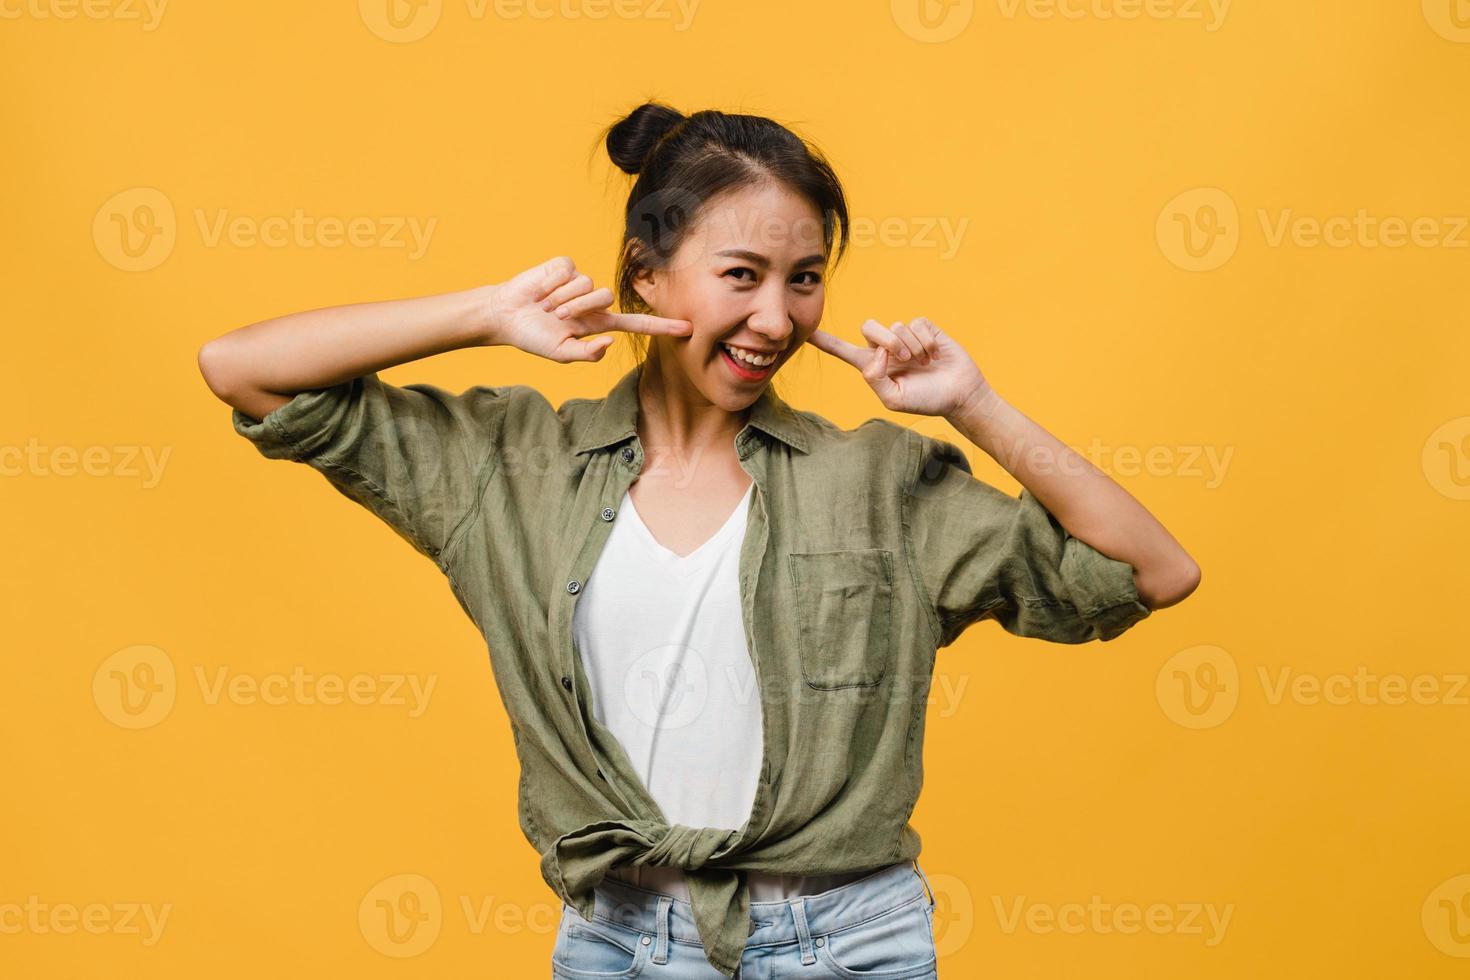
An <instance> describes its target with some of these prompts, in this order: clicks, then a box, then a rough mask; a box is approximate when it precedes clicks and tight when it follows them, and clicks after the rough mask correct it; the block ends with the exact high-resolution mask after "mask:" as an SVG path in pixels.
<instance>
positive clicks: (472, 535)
mask: <svg viewBox="0 0 1470 980" xmlns="http://www.w3.org/2000/svg"><path fill="white" fill-rule="evenodd" d="M605 143H606V146H607V149H608V152H609V154H610V155H611V157H612V160H613V161H614V163H616V164H617V165H618V166H619V167H620V168H621V169H623V170H624V171H627V172H628V173H630V174H636V175H637V180H636V181H635V182H634V185H633V188H632V190H631V192H630V194H629V198H628V204H627V208H626V211H625V215H626V221H625V228H624V235H623V250H622V253H621V255H620V257H619V262H618V281H617V285H618V290H617V299H618V300H619V305H620V307H621V308H622V310H623V311H624V312H621V313H612V312H609V311H608V309H607V308H608V307H609V306H610V305H611V304H612V302H613V299H614V295H613V292H612V291H611V290H610V289H606V288H595V287H594V285H593V283H592V281H591V279H590V278H589V277H588V276H587V275H585V274H583V273H579V272H578V271H577V269H576V267H575V264H574V263H573V262H572V261H571V260H570V259H569V258H566V257H559V258H555V259H552V260H550V261H548V262H545V263H543V264H541V265H538V266H536V267H535V268H532V269H529V270H527V271H525V272H522V273H520V274H519V275H516V276H514V277H512V278H510V279H509V280H507V281H506V282H504V283H500V284H497V285H491V286H483V287H478V288H474V289H469V290H466V291H463V292H456V293H451V294H447V295H441V296H433V297H427V298H421V299H413V300H401V301H389V302H380V303H366V304H358V305H352V306H343V307H336V308H331V309H322V310H313V311H309V312H304V313H296V314H292V315H289V316H283V317H280V318H277V319H274V320H267V321H265V322H262V323H257V324H253V325H251V326H248V327H243V328H241V329H239V330H236V331H233V332H232V333H229V334H226V335H224V336H222V337H220V338H218V339H216V340H213V341H211V342H210V343H208V344H206V345H205V346H204V347H203V348H202V349H201V351H200V358H199V361H200V368H201V370H202V372H203V374H204V377H205V379H206V380H207V382H208V384H209V386H210V388H211V389H212V390H213V391H214V392H215V393H216V394H217V395H218V396H219V397H220V398H221V399H223V400H224V401H225V402H227V403H228V404H230V405H231V406H233V408H234V410H235V411H234V413H233V422H234V426H235V429H236V431H237V432H239V433H240V434H241V435H242V436H245V437H246V438H248V439H250V440H251V441H252V443H253V444H254V445H255V446H256V447H257V448H258V449H259V450H260V451H261V452H262V453H263V454H264V455H266V456H268V457H271V458H281V459H291V460H295V461H298V462H303V463H306V464H308V465H310V466H312V467H313V468H315V469H316V470H318V471H319V472H321V473H322V474H323V475H324V476H325V477H326V478H327V479H328V480H330V481H331V483H332V484H333V486H335V487H336V488H337V489H338V490H340V491H341V492H342V493H343V494H345V495H346V496H348V497H350V498H352V499H353V500H355V501H357V502H358V503H360V504H362V505H363V506H365V507H367V508H369V509H370V510H372V511H373V512H374V513H375V514H377V515H378V516H379V517H380V518H382V519H383V520H384V521H385V522H387V523H388V524H389V525H390V526H391V527H393V528H394V530H396V531H397V532H398V533H399V534H401V535H402V536H403V537H404V538H405V539H406V540H407V541H408V542H409V543H410V544H412V545H413V546H414V547H415V548H416V549H417V550H418V551H419V552H420V553H422V554H423V555H425V556H427V557H428V558H430V559H431V560H433V561H434V562H435V564H436V565H437V566H438V567H439V568H440V569H441V571H443V573H444V574H445V576H446V577H447V579H448V581H449V584H450V587H451V588H452V589H453V590H454V594H455V596H456V597H457V598H458V600H459V602H460V603H461V605H462V606H463V607H464V609H465V611H466V612H467V613H468V614H469V616H470V617H471V618H472V620H473V621H474V622H475V624H476V625H477V627H478V628H479V629H480V630H481V632H482V633H483V635H484V636H485V639H486V642H487V645H488V647H489V650H490V656H491V663H492V666H493V669H494V674H495V678H496V684H497V687H498V689H499V692H500V695H501V698H502V700H503V702H504V704H505V706H506V710H507V714H508V715H509V718H510V721H511V730H512V734H513V737H514V741H515V746H516V752H517V756H518V759H519V762H520V765H521V785H520V802H519V819H520V825H521V828H522V831H523V832H524V833H525V835H526V837H527V839H528V840H529V841H530V842H531V843H532V844H533V845H534V846H535V847H536V849H537V851H538V852H539V853H540V854H541V868H542V874H543V876H544V877H545V879H546V881H547V883H548V885H550V886H551V887H552V889H553V890H555V892H556V893H557V895H558V896H559V897H560V898H561V899H562V920H561V924H560V928H559V931H558V935H557V939H556V944H555V948H554V950H553V954H552V964H551V965H552V972H553V973H554V975H556V976H560V977H566V978H572V980H578V978H581V980H590V978H609V977H632V976H638V975H644V974H647V975H649V976H666V977H679V978H684V977H691V978H693V977H718V976H725V977H729V976H744V977H747V978H750V980H754V978H756V977H761V978H766V977H795V976H811V975H824V976H840V977H885V978H907V977H934V976H936V975H937V974H936V964H935V959H936V958H935V946H934V941H933V934H932V915H933V909H934V899H933V896H932V893H931V892H930V891H929V890H928V888H927V884H928V882H927V879H926V878H925V877H924V876H923V872H922V870H920V869H919V867H918V864H917V861H916V858H917V856H918V853H919V835H918V833H917V832H916V831H915V830H914V829H913V827H912V826H910V825H909V823H908V818H909V816H910V815H911V813H912V811H913V808H914V805H915V803H916V801H917V799H918V794H919V789H920V786H921V785H922V781H923V768H922V741H923V731H924V718H925V715H924V706H925V701H926V697H927V694H928V689H929V680H930V677H931V674H932V669H933V663H934V656H935V652H936V650H937V649H938V648H940V647H943V646H947V645H948V644H950V643H951V642H953V641H954V639H955V638H956V637H957V636H958V635H959V634H960V633H961V632H962V631H963V630H964V629H965V628H967V627H968V626H969V625H971V624H972V623H975V622H978V621H980V620H982V619H994V620H996V621H997V622H999V623H1000V624H1001V625H1002V626H1003V627H1004V628H1005V629H1007V630H1009V631H1010V632H1012V633H1015V634H1017V635H1022V636H1033V637H1038V638H1042V639H1047V640H1051V641H1053V642H1061V643H1080V642H1084V641H1088V640H1093V639H1098V640H1104V641H1106V640H1111V639H1113V638H1114V637H1116V636H1118V635H1120V634H1121V633H1122V632H1123V631H1125V630H1126V629H1128V628H1129V627H1130V626H1132V625H1133V624H1134V623H1136V622H1138V621H1139V620H1141V619H1143V618H1144V617H1146V616H1148V615H1149V614H1150V612H1151V611H1152V610H1153V609H1157V608H1160V607H1163V606H1168V605H1171V604H1173V603H1176V602H1178V601H1180V600H1181V599H1183V598H1184V597H1185V596H1186V595H1188V594H1189V593H1190V592H1191V591H1192V590H1193V589H1194V588H1195V586H1196V585H1197V583H1198V582H1199V577H1200V573H1199V569H1198V567H1197V566H1196V565H1195V563H1194V562H1193V561H1192V560H1191V559H1190V557H1189V556H1188V555H1187V554H1186V553H1185V551H1184V550H1183V549H1182V548H1181V547H1180V546H1179V545H1178V543H1177V542H1175V541H1174V539H1173V538H1172V537H1171V536H1170V535H1169V533H1168V532H1167V531H1166V530H1165V529H1164V528H1163V527H1162V526H1160V524H1159V523H1158V522H1157V521H1156V520H1155V519H1154V518H1153V517H1152V516H1150V514H1149V513H1148V512H1147V511H1146V510H1145V509H1144V508H1143V507H1142V506H1141V505H1140V504H1139V503H1138V502H1137V501H1136V500H1134V499H1133V498H1132V497H1131V496H1130V495H1129V494H1128V493H1127V492H1126V491H1124V490H1123V489H1122V488H1121V487H1119V486H1118V485H1117V484H1116V483H1114V482H1113V481H1112V480H1111V479H1109V478H1108V477H1107V476H1106V475H1104V474H1103V473H1101V472H1100V471H1099V470H1097V469H1096V468H1095V467H1093V466H1092V465H1091V464H1089V463H1088V462H1086V461H1085V460H1083V459H1082V458H1081V457H1080V456H1078V455H1077V454H1075V453H1073V452H1072V451H1071V450H1070V449H1068V448H1067V447H1065V446H1063V445H1062V444H1061V443H1060V442H1059V441H1057V440H1056V439H1055V438H1054V437H1052V436H1051V435H1050V434H1048V433H1047V432H1046V431H1045V430H1043V429H1042V428H1041V427H1040V426H1038V425H1037V424H1036V423H1034V422H1033V421H1031V420H1030V419H1028V418H1027V417H1026V416H1024V415H1022V414H1021V413H1020V412H1019V411H1017V410H1016V409H1015V408H1013V407H1012V406H1011V405H1009V404H1008V403H1007V402H1006V401H1005V400H1003V399H1002V398H1001V397H1000V395H999V394H997V392H996V391H995V390H994V388H992V386H991V385H990V384H989V382H988V381H987V380H986V379H985V378H984V377H983V376H982V374H981V372H980V370H979V369H978V368H977V367H976V365H975V362H974V361H973V360H972V359H971V358H970V357H969V355H968V354H967V353H966V352H965V351H964V350H963V349H962V348H961V347H960V345H959V344H958V343H956V342H955V340H954V339H953V338H951V337H950V336H949V335H948V334H946V333H945V332H944V331H942V330H941V329H939V327H937V326H936V325H935V324H933V323H931V322H930V321H928V320H925V319H922V318H919V319H915V320H912V321H909V322H907V323H894V324H892V325H891V326H884V325H882V324H879V323H877V322H875V321H872V320H869V321H867V322H866V323H864V324H863V325H862V328H861V333H862V336H863V338H864V339H865V340H866V344H865V345H858V344H853V343H849V342H847V341H845V340H841V339H838V338H837V337H835V336H833V335H832V334H829V333H826V332H824V331H822V330H820V329H818V324H819V323H820V322H821V319H822V309H823V304H824V300H825V292H824V290H825V281H826V277H827V275H828V273H829V271H830V268H831V267H832V266H834V265H835V262H836V260H837V259H840V257H841V254H842V251H843V248H844V247H845V245H846V237H847V225H848V216H847V206H846V203H845V199H844V196H843V193H842V189H841V187H840V185H839V183H838V181H837V178H836V176H835V175H834V174H833V172H832V170H831V168H830V167H829V166H828V165H827V163H826V162H825V161H824V160H823V159H822V157H821V156H820V154H819V153H818V152H817V151H816V150H815V149H814V148H812V147H811V146H809V145H808V144H806V143H805V142H804V141H803V140H801V139H800V138H798V137H797V136H795V135H794V134H792V133H791V132H790V131H788V130H787V129H785V128H784V127H782V126H780V125H778V124H777V123H774V122H772V121H771V120H769V119H766V118H763V117H758V116H745V115H727V114H724V113H720V112H714V111H706V112H699V113H695V114H694V115H692V116H689V117H685V116H683V115H682V114H680V113H678V112H676V111H674V110H673V109H670V108H668V107H666V106H662V105H659V104H656V103H649V104H646V105H643V106H640V107H639V108H638V109H636V110H634V111H633V112H632V113H631V114H630V115H629V116H627V117H626V118H624V119H622V120H620V121H619V122H617V123H616V124H615V125H613V126H612V127H610V129H609V130H608V132H607V133H606V134H605ZM834 249H835V256H834ZM618 332H624V333H627V334H629V335H630V337H631V338H632V340H633V341H635V342H636V347H637V351H638V354H639V359H638V361H637V364H636V366H635V367H634V368H633V369H632V370H630V371H628V372H627V373H626V374H625V375H624V376H623V377H622V379H621V380H620V381H618V382H617V384H616V385H615V386H614V387H613V388H612V390H611V391H610V392H609V393H608V395H607V396H606V397H604V398H598V399H583V398H574V399H570V400H568V401H567V402H565V403H564V404H563V405H562V406H561V407H560V408H553V407H552V406H551V405H550V404H549V403H548V402H547V401H546V399H545V398H544V397H542V396H541V394H540V393H539V392H537V391H536V390H535V389H533V388H531V387H529V386H525V385H500V386H490V387H486V386H479V387H474V388H471V389H468V390H466V391H464V392H463V393H461V394H459V395H451V394H449V393H448V392H445V391H443V390H441V389H438V388H436V387H433V386H430V385H406V386H403V387H397V386H394V385H389V384H386V383H384V382H383V381H381V380H379V379H378V377H377V374H376V372H377V371H378V370H380V369H382V368H386V367H389V366H391V365H396V364H402V363H405V362H408V361H412V360H416V359H418V358H422V357H427V356H429V355H431V354H437V353H440V352H443V351H449V350H454V349H457V348H463V347H475V346H489V345H509V346H513V347H516V348H518V349H520V350H523V351H526V352H528V353H531V354H535V355H539V356H541V357H545V358H548V359H551V360H553V361H558V362H571V361H589V360H590V361H596V360H600V359H601V358H602V356H603V354H604V353H605V352H606V350H607V348H608V347H609V346H610V345H611V344H612V342H613V340H614V337H615V336H616V334H617V333H618ZM806 344H810V345H811V346H813V347H815V348H816V349H818V350H819V351H822V352H824V353H827V354H830V355H833V356H834V357H835V358H837V359H838V360H840V361H842V362H843V363H845V364H849V365H851V366H852V367H853V368H854V369H856V370H858V371H860V372H861V375H862V377H863V378H864V380H866V381H867V383H868V384H869V385H870V386H871V387H872V389H873V391H874V393H875V394H876V395H877V397H878V400H879V401H880V402H881V403H882V405H883V406H884V407H885V408H887V409H889V410H893V411H900V412H908V413H913V414H919V415H937V416H942V417H944V418H946V419H947V420H949V422H950V423H951V424H953V426H954V427H955V428H956V429H957V430H958V431H959V432H961V433H962V434H964V436H965V437H966V438H967V439H969V440H970V441H971V442H973V443H974V444H975V445H976V446H978V447H979V448H980V449H982V450H984V451H985V452H987V453H989V454H991V455H992V456H994V457H995V458H996V459H998V460H999V461H1000V462H1001V464H1002V465H1003V466H1004V467H1005V468H1006V469H1007V470H1008V471H1009V472H1010V473H1011V474H1012V475H1014V476H1015V477H1016V478H1017V480H1018V481H1019V482H1020V483H1021V484H1022V486H1023V490H1022V492H1021V493H1020V495H1019V496H1017V497H1011V496H1009V495H1006V494H1004V493H1001V492H1000V491H999V490H996V489H995V488H993V487H991V486H989V485H988V484H985V483H983V482H981V481H979V480H977V479H975V478H974V476H973V475H972V474H971V471H970V467H969V464H968V462H967V461H966V459H965V457H964V455H963V454H962V453H960V451H959V450H958V449H957V447H955V446H954V445H952V444H951V443H948V442H944V441H942V440H937V439H934V438H931V437H927V436H924V435H921V434H919V433H916V432H913V431H912V430H910V429H908V428H906V427H903V426H900V425H897V424H895V423H893V422H890V421H887V420H884V419H871V420H869V421H867V422H865V423H863V424H862V425H860V426H858V427H857V428H855V429H851V430H844V429H840V428H838V427H837V426H835V425H833V424H832V423H830V422H828V421H827V420H826V419H824V418H822V417H821V416H819V415H816V414H814V413H812V412H808V411H802V410H798V409H794V408H792V407H791V406H789V405H787V404H786V402H785V401H784V400H783V399H781V398H780V397H779V396H778V395H777V394H776V392H775V390H774V389H773V387H772V384H771V382H772V379H773V378H774V377H775V375H776V374H777V373H778V372H779V371H780V369H781V367H782V366H783V365H784V364H785V363H786V361H788V360H789V359H790V358H791V357H793V356H794V355H795V354H796V353H797V352H798V351H800V350H801V349H802V347H803V345H806Z"/></svg>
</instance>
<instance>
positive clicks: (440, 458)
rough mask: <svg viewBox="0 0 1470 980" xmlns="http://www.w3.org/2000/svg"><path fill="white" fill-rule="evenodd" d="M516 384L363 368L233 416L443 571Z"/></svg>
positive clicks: (270, 449) (257, 442)
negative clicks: (443, 381)
mask: <svg viewBox="0 0 1470 980" xmlns="http://www.w3.org/2000/svg"><path fill="white" fill-rule="evenodd" d="M519 388H520V386H515V385H507V386H501V387H485V386H478V387H474V388H470V389H467V390H466V391H464V392H463V393H461V394H459V395H453V394H450V393H449V392H447V391H444V390H442V389H440V388H436V387H434V386H433V385H424V384H412V385H405V386H403V387H398V386H395V385H391V384H388V383H387V382H384V381H382V380H380V379H379V378H378V376H377V375H376V374H367V375H363V376H362V377H358V378H353V379H352V380H350V381H345V382H343V383H341V384H338V385H334V386H332V387H328V388H320V389H312V390H309V391H303V392H300V393H298V394H297V395H295V397H293V398H292V399H291V400H290V401H289V402H286V403H285V404H284V405H281V406H280V407H278V408H276V409H275V410H274V411H272V412H270V413H269V414H268V415H266V417H265V418H263V419H259V420H256V419H253V418H251V417H250V416H248V415H246V414H244V413H243V412H241V411H240V410H239V409H233V410H232V421H233V424H234V427H235V431H236V432H237V433H239V434H240V435H241V436H243V437H245V438H246V439H248V440H250V442H251V443H252V444H254V446H255V448H256V449H258V450H259V451H260V453H261V454H262V455H264V456H265V457H267V458H269V459H286V460H292V461H295V462H299V463H305V464H307V465H308V466H310V467H312V468H313V469H315V470H316V471H317V472H319V473H321V474H322V475H323V476H325V477H326V478H327V480H328V481H329V482H330V483H331V484H332V486H334V487H335V488H336V489H337V490H339V491H340V492H341V493H342V494H344V495H345V496H347V497H348V498H350V499H352V500H354V501H356V502H357V503H359V504H361V505H362V506H364V507H366V508H367V509H368V510H370V511H372V512H373V513H374V514H376V515H377V516H378V517H379V518H381V519H382V520H383V521H384V522H386V523H387V524H388V525H389V526H390V527H392V528H393V530H395V531H396V532H398V534H399V535H400V536H401V537H403V538H404V539H405V540H407V541H408V542H409V544H411V545H413V547H414V548H415V549H416V550H418V551H419V552H420V553H422V554H424V555H425V556H427V557H429V558H430V559H432V560H434V562H435V563H436V564H438V565H440V567H441V568H442V567H443V558H442V555H443V553H444V551H445V550H447V549H448V548H449V546H450V545H451V543H452V541H453V539H454V535H455V532H456V530H457V529H458V528H459V527H460V525H461V524H462V523H463V521H464V519H465V518H466V517H467V516H468V515H469V513H470V512H471V509H472V508H473V507H474V505H475V503H476V501H477V499H478V493H479V491H480V488H481V487H482V486H483V482H482V481H483V479H484V477H485V476H486V475H487V472H488V471H487V468H488V467H490V466H492V465H493V463H494V447H495V446H496V445H497V443H498V439H499V429H500V426H501V422H502V420H503V418H504V414H505V405H506V403H507V401H508V400H509V396H510V394H511V393H512V392H513V391H515V390H517V389H519Z"/></svg>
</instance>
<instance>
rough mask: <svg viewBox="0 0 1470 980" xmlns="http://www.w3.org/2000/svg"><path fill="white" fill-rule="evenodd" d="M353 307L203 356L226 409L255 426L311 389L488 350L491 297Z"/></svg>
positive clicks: (267, 328)
mask: <svg viewBox="0 0 1470 980" xmlns="http://www.w3.org/2000/svg"><path fill="white" fill-rule="evenodd" d="M493 288H494V287H491V286H484V287H476V288H474V289H467V290H461V291H458V292H452V293H443V294H439V295H435V296H423V297H417V298H413V299H398V300H384V301H381V302H375V303H354V304H349V305H345V306H332V307H326V308H323V309H316V310H307V311H305V312H301V313H291V314H287V315H285V316H280V317H276V318H274V319H270V320H263V321H261V322H259V323H253V324H250V325H249V326H245V327H240V328H239V329H237V330H232V331H230V332H229V333H227V334H224V335H222V336H220V337H218V338H216V339H214V340H211V341H210V342H209V343H207V344H205V345H204V346H203V347H202V348H201V349H200V351H199V368H200V371H201V372H202V373H203V375H204V378H205V381H206V382H207V383H208V384H209V387H210V389H211V390H212V391H213V392H214V393H215V394H216V395H217V396H219V397H220V398H221V399H222V400H223V401H225V402H227V403H229V404H230V405H232V406H234V407H236V408H239V409H240V410H241V411H243V412H245V413H246V414H248V415H251V416H252V417H254V418H263V417H264V415H265V414H267V413H268V412H270V411H271V410H273V409H274V408H276V407H278V406H279V405H282V404H284V403H285V402H287V401H289V400H290V398H291V396H292V395H294V394H296V393H297V392H300V391H306V390H308V389H312V388H325V387H329V386H331V385H334V384H338V383H340V382H343V381H346V380H349V379H351V378H355V377H359V376H361V375H364V374H369V373H372V372H374V371H379V370H382V369H384V368H388V367H392V366H394V365H397V364H404V363H407V362H409V361H415V360H418V359H420V358H424V357H429V356H431V355H433V354H440V353H444V352H445V351H450V350H457V349H459V348H462V347H475V346H481V345H484V344H487V343H490V342H491V340H490V336H489V332H490V331H489V324H488V310H489V297H490V290H492V289H493Z"/></svg>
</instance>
